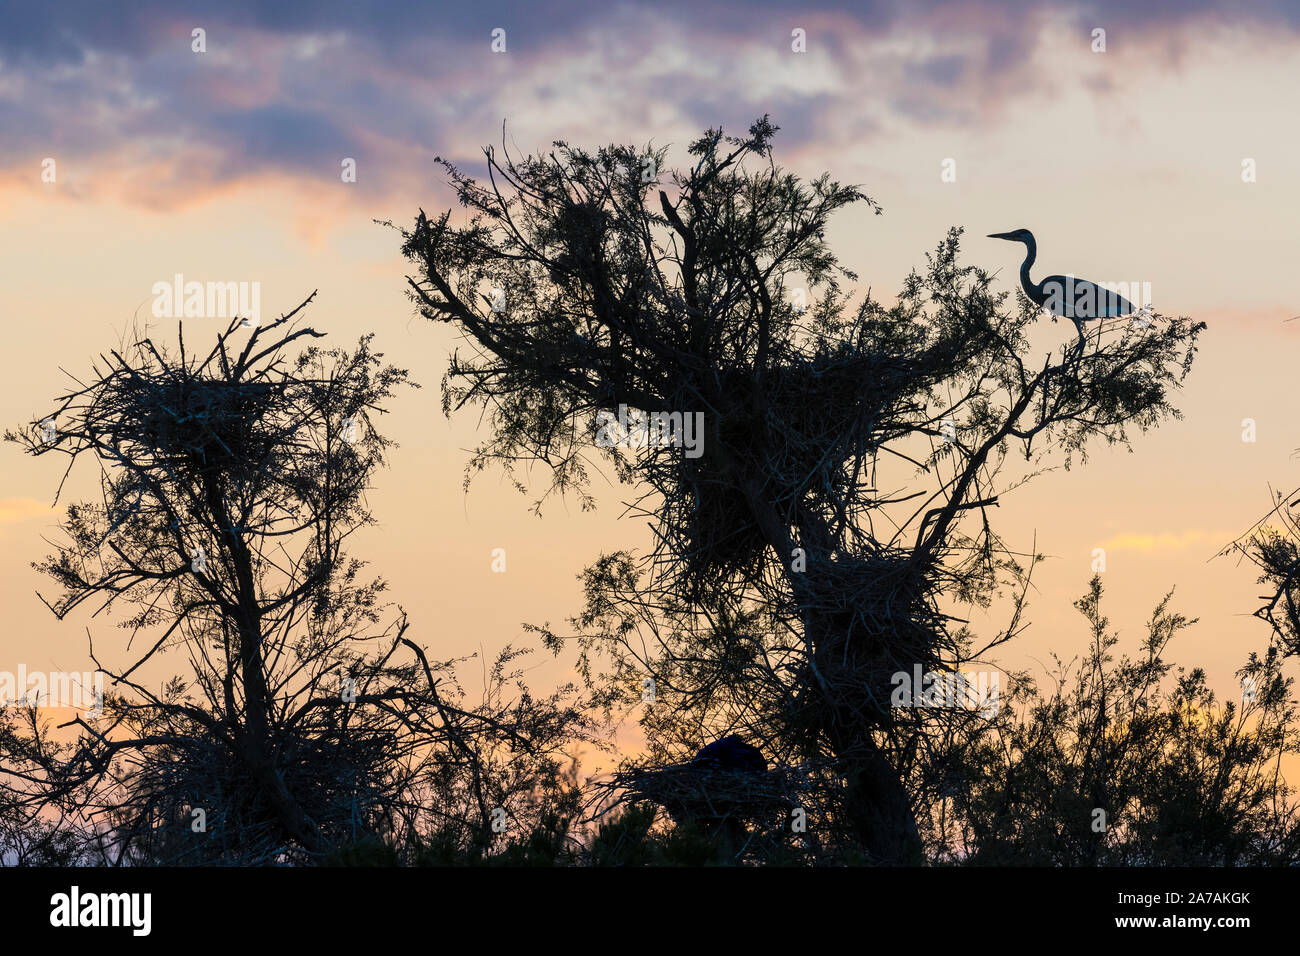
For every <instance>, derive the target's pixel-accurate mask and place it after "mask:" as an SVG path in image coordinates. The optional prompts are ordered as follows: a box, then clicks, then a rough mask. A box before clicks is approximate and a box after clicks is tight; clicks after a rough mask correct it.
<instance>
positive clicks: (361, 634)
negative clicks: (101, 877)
mask: <svg viewBox="0 0 1300 956" xmlns="http://www.w3.org/2000/svg"><path fill="white" fill-rule="evenodd" d="M313 295H314V294H313ZM310 301H311V299H310V298H309V299H308V300H307V302H310ZM307 302H304V303H303V305H301V306H299V307H298V309H295V310H294V311H293V312H291V313H289V314H288V315H286V316H283V317H282V318H280V319H278V320H276V321H272V322H270V323H269V324H266V325H260V326H255V327H253V328H252V330H251V331H247V330H245V329H244V328H243V327H242V326H241V323H240V322H239V321H238V320H236V321H235V322H232V323H231V325H230V327H229V328H227V329H226V330H225V331H224V332H223V333H220V334H219V335H217V336H216V344H215V346H214V347H212V348H210V349H208V350H206V351H200V352H199V353H197V354H196V353H193V352H190V351H188V350H187V347H186V343H185V338H184V334H183V333H184V329H183V327H182V329H181V335H180V338H179V347H178V350H177V351H176V352H175V353H173V352H171V351H169V350H168V349H167V348H166V347H164V346H160V345H158V344H156V343H155V342H154V341H153V340H152V339H150V338H148V337H146V336H138V337H137V338H136V340H135V341H134V342H133V343H132V344H131V346H130V347H129V348H127V349H122V350H121V352H119V351H112V352H110V353H109V354H108V355H106V356H102V357H101V360H100V362H99V363H98V364H97V365H96V367H95V368H94V371H93V374H92V375H91V376H90V378H89V381H88V384H86V383H79V384H78V386H77V387H76V388H75V389H74V390H72V391H71V392H69V393H68V394H66V395H64V396H63V397H62V398H60V399H59V400H58V402H57V407H56V408H55V410H54V411H53V413H52V415H50V416H47V417H46V418H44V419H43V422H44V423H45V424H37V425H34V426H32V427H31V428H30V429H27V430H24V431H22V432H18V433H9V434H7V436H6V437H7V438H8V439H10V440H13V441H16V442H19V443H20V444H22V445H23V446H24V447H25V448H26V449H27V450H28V451H29V452H31V453H32V454H35V455H42V456H43V455H64V456H67V458H68V459H69V462H68V468H69V470H71V469H72V467H73V465H74V464H75V463H76V462H77V461H79V460H82V459H88V460H90V461H92V462H95V463H97V464H98V465H99V468H100V478H99V480H100V487H101V489H102V496H101V499H100V500H99V501H97V502H91V503H79V504H72V505H70V506H69V507H68V509H67V516H66V518H65V520H64V521H63V531H64V532H65V535H66V539H65V541H64V542H63V543H61V544H59V545H58V546H57V550H56V551H55V552H54V553H53V554H52V555H51V556H50V557H49V558H47V559H46V560H45V561H44V562H42V563H41V564H39V565H37V567H38V568H39V570H41V571H42V572H44V573H45V574H47V575H48V576H50V577H51V578H53V580H54V581H55V582H56V583H57V584H58V586H59V588H60V591H59V594H58V595H57V597H55V598H54V599H53V600H52V601H48V602H47V604H48V605H49V607H50V608H51V610H53V611H54V613H55V614H56V615H57V616H58V617H59V618H60V619H62V618H64V617H65V616H67V615H69V614H71V613H72V612H74V611H75V610H76V609H78V608H80V607H82V606H87V607H90V608H93V611H94V614H96V615H98V614H100V613H101V612H116V611H120V612H122V617H121V620H120V621H119V626H120V627H122V628H124V629H125V630H126V631H127V632H128V633H129V634H130V636H131V638H132V641H129V642H128V643H127V645H126V647H127V649H128V651H129V650H130V649H131V648H133V647H134V648H138V649H137V650H135V651H134V653H132V654H130V656H129V657H128V663H127V664H125V665H120V666H114V665H113V664H112V663H111V662H110V660H109V659H108V658H107V657H106V656H105V655H104V653H103V643H104V642H103V640H102V639H101V640H100V641H99V642H97V643H96V645H95V646H92V658H93V659H94V662H95V665H96V667H97V668H99V669H100V670H101V671H103V672H104V673H105V674H106V675H108V677H109V678H110V679H111V687H112V690H111V692H110V693H109V694H108V695H107V699H106V700H105V701H104V704H103V708H102V714H100V715H93V714H85V715H81V716H78V717H77V718H75V720H74V721H72V722H71V724H70V725H68V726H69V727H71V728H72V729H73V730H75V734H72V731H71V730H70V731H69V732H68V733H65V734H63V735H60V734H59V733H57V732H53V731H52V729H51V728H50V727H49V722H48V718H47V717H45V716H44V714H43V712H42V711H40V709H39V708H38V706H31V707H28V708H26V709H25V710H22V711H15V712H11V713H7V714H6V715H5V718H4V720H3V721H2V722H0V800H5V801H7V802H8V803H9V804H10V806H11V807H12V808H13V810H14V812H15V813H25V814H28V815H29V817H30V818H37V819H40V820H45V821H51V820H54V819H58V817H54V816H52V814H54V813H56V812H57V813H58V814H60V815H61V817H62V822H63V824H64V832H72V830H73V829H75V828H76V827H80V828H81V832H82V836H83V838H85V840H86V842H85V844H84V845H85V846H86V847H87V848H88V850H87V852H88V853H91V854H93V855H95V856H97V858H98V859H102V860H108V861H113V862H117V861H123V860H134V861H137V862H173V863H175V862H180V863H191V862H216V861H222V862H242V863H259V862H269V861H286V860H287V861H294V860H320V859H322V858H325V857H326V856H327V855H328V854H332V853H333V854H336V853H338V852H339V851H340V850H341V849H346V848H347V847H351V846H358V845H360V846H368V845H374V844H382V845H386V846H389V847H390V848H393V849H392V852H393V853H394V854H396V853H397V852H398V850H399V849H403V848H408V847H410V846H412V845H414V844H418V843H419V842H420V841H422V840H423V841H426V842H427V841H428V840H429V839H431V837H430V834H437V835H438V836H437V838H438V839H440V840H442V841H443V842H444V843H445V844H448V845H452V846H454V847H455V848H456V850H457V851H458V852H461V853H470V854H479V855H481V854H483V853H485V852H487V851H488V850H489V848H490V846H491V843H492V840H493V833H492V832H491V830H490V824H491V818H490V815H491V813H492V811H493V810H495V809H496V808H498V807H501V808H502V809H503V810H505V811H506V813H507V815H508V816H510V817H513V818H514V819H513V820H512V821H511V822H512V823H513V825H514V826H515V827H516V830H517V831H518V828H519V827H521V826H523V827H524V828H525V829H527V828H528V827H530V826H532V825H533V824H534V823H535V822H536V811H537V809H538V808H539V807H540V808H542V809H545V807H544V803H545V801H539V800H538V799H537V798H536V797H537V792H538V789H539V787H540V788H541V789H542V790H543V791H545V792H547V793H555V792H558V791H557V789H556V788H557V786H559V784H560V783H561V781H560V777H561V768H562V764H563V763H564V755H563V753H562V749H561V748H562V747H564V746H567V745H568V744H569V743H570V742H571V741H572V740H573V739H574V738H573V736H572V734H571V732H573V731H575V730H576V731H580V728H581V726H582V723H583V721H582V717H581V715H580V714H579V713H578V711H576V710H575V709H573V708H572V707H571V706H569V704H568V703H567V699H568V690H567V689H562V690H560V691H557V692H556V694H555V695H553V696H550V697H543V698H534V697H532V696H531V695H530V694H529V693H528V692H527V690H526V689H524V688H523V687H522V685H519V686H518V688H517V689H515V690H514V692H512V689H513V688H514V685H515V684H516V682H517V681H518V679H519V668H518V666H517V664H516V663H515V661H516V659H517V657H518V656H519V652H517V651H513V650H510V649H507V650H506V651H505V652H503V653H502V655H501V656H500V658H499V659H498V660H497V662H496V664H495V665H494V666H493V668H492V671H491V675H490V678H489V679H488V682H487V686H486V687H485V688H484V692H485V693H484V699H483V702H482V704H480V705H475V706H470V705H468V704H467V703H466V702H465V694H464V691H463V690H462V688H461V687H460V686H459V684H458V683H457V681H456V677H455V665H456V662H455V661H450V660H442V661H440V660H436V659H435V660H431V659H430V658H429V656H428V655H427V654H426V651H425V650H424V648H423V647H421V646H420V645H419V644H417V643H416V642H414V641H412V640H411V639H410V638H409V637H407V630H408V622H407V620H406V615H405V614H404V613H402V612H401V611H400V609H395V608H393V606H392V605H390V604H388V603H387V602H386V601H385V591H386V587H385V584H384V582H383V581H382V579H374V580H369V581H368V580H365V579H363V578H362V577H361V573H362V571H363V569H364V564H363V562H361V561H359V560H356V559H354V558H350V557H348V555H347V553H346V551H345V545H346V544H347V542H348V539H349V538H350V537H351V536H352V535H353V534H354V533H355V532H356V531H357V530H358V529H361V528H363V527H364V526H366V525H368V524H371V523H372V518H371V515H370V512H369V510H368V508H367V505H366V493H367V490H368V489H369V487H370V483H371V479H372V476H373V474H374V473H375V471H376V469H378V468H380V467H381V466H382V465H383V464H384V462H385V456H386V454H387V452H388V450H389V448H390V447H391V446H392V444H393V443H392V442H391V441H390V440H389V439H387V438H385V437H384V436H383V435H382V434H381V433H380V432H379V430H378V429H377V428H376V427H375V417H376V416H377V415H378V414H379V413H381V412H382V411H383V406H384V403H385V401H386V400H387V399H388V398H390V396H392V394H393V393H394V391H395V389H397V388H398V387H399V386H402V385H403V384H406V383H407V373H406V372H405V371H403V370H401V369H397V368H395V367H393V366H391V365H385V364H383V363H382V362H381V358H382V356H381V355H380V354H379V353H376V352H375V351H374V350H373V349H372V347H371V339H370V337H369V336H367V337H364V338H362V339H361V341H360V343H359V344H358V346H357V348H356V349H355V350H353V351H345V350H324V349H321V348H319V347H317V346H314V345H311V346H309V347H304V348H301V350H300V351H297V352H296V354H295V352H294V350H295V349H298V348H299V345H300V343H303V344H305V343H308V342H310V340H312V339H316V338H320V337H321V336H322V333H320V332H317V331H315V330H314V329H312V328H310V327H307V326H301V325H300V320H299V319H298V318H297V316H298V314H299V312H300V310H301V309H302V308H303V307H304V306H306V304H307ZM241 340H242V341H241ZM51 421H52V423H53V424H54V426H55V427H54V430H51V429H50V428H49V423H50V422H51ZM60 488H62V485H60ZM178 657H179V658H180V661H181V668H180V673H178V675H177V676H175V677H173V678H171V679H168V680H165V681H163V682H162V683H161V686H157V685H155V682H154V681H153V680H147V679H146V678H145V677H144V675H145V674H146V673H148V670H149V668H150V667H153V666H160V665H161V664H162V663H163V662H164V661H166V662H170V663H173V664H174V663H175V659H176V658H178ZM33 703H34V704H39V703H40V702H33ZM69 735H72V736H75V739H68V737H69ZM559 789H560V790H562V789H563V787H562V786H559Z"/></svg>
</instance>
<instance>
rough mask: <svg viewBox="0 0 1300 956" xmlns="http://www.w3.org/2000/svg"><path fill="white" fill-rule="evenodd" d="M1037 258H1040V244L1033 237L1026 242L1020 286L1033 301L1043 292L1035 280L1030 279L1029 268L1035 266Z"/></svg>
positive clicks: (1021, 264) (1021, 266)
mask: <svg viewBox="0 0 1300 956" xmlns="http://www.w3.org/2000/svg"><path fill="white" fill-rule="evenodd" d="M1036 258H1038V244H1037V243H1036V242H1034V239H1033V237H1032V236H1031V237H1030V238H1028V239H1026V240H1025V261H1024V262H1022V263H1020V285H1021V286H1023V287H1024V290H1025V295H1027V296H1029V297H1030V298H1031V299H1032V298H1034V296H1035V295H1036V294H1037V293H1039V292H1040V291H1041V290H1040V289H1039V288H1038V286H1037V285H1036V284H1035V283H1034V280H1033V279H1031V278H1029V267H1030V266H1032V265H1033V264H1034V260H1035V259H1036Z"/></svg>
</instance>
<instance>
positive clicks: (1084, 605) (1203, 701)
mask: <svg viewBox="0 0 1300 956" xmlns="http://www.w3.org/2000/svg"><path fill="white" fill-rule="evenodd" d="M1170 597H1171V595H1166V597H1165V598H1164V600H1162V601H1161V602H1160V603H1159V605H1158V606H1157V607H1156V609H1155V611H1154V612H1153V614H1152V616H1151V619H1150V620H1149V621H1148V623H1147V628H1146V637H1145V639H1144V640H1143V642H1142V646H1141V648H1140V651H1139V653H1138V654H1137V656H1135V657H1129V656H1128V655H1124V656H1121V657H1119V658H1118V659H1116V657H1115V655H1114V648H1115V646H1116V644H1117V643H1118V637H1117V636H1116V634H1115V633H1114V632H1113V631H1112V630H1111V628H1110V623H1109V621H1108V620H1107V618H1106V617H1104V616H1103V615H1102V613H1101V598H1102V586H1101V579H1100V578H1097V577H1094V578H1093V581H1092V584H1091V587H1090V588H1089V591H1088V593H1087V594H1086V595H1085V596H1084V597H1083V598H1082V599H1080V600H1079V601H1077V602H1076V603H1075V606H1076V607H1077V608H1078V610H1079V611H1080V613H1082V614H1083V616H1084V617H1085V618H1086V620H1087V622H1088V627H1089V630H1090V632H1091V644H1090V647H1089V649H1088V652H1087V653H1086V654H1085V655H1083V657H1082V658H1081V659H1076V660H1074V661H1072V662H1070V663H1068V664H1066V663H1062V662H1061V661H1059V660H1058V661H1057V667H1056V668H1055V670H1054V671H1053V673H1051V674H1050V675H1048V678H1049V680H1050V681H1051V682H1052V684H1053V686H1052V688H1051V690H1050V691H1049V692H1047V693H1040V692H1039V691H1038V689H1037V687H1036V685H1035V683H1034V682H1033V681H1031V680H1029V679H1028V678H1027V677H1026V676H1024V675H1021V676H1020V677H1019V678H1018V679H1017V680H1016V681H1015V682H1014V688H1015V690H1014V692H1013V694H1012V695H1011V696H1010V698H1009V699H1007V700H1005V701H1004V702H1003V704H1004V706H1003V708H1002V709H1001V710H1000V711H999V714H998V717H997V719H995V720H994V721H992V722H990V723H988V724H986V725H982V726H980V727H978V728H974V729H975V731H976V732H975V733H973V734H971V735H969V736H961V735H957V736H954V737H953V738H952V739H951V740H950V741H949V743H950V745H951V746H950V749H949V751H948V755H949V756H948V759H947V760H945V761H944V766H945V787H944V791H943V793H942V794H941V796H940V798H939V799H938V800H936V801H935V803H934V804H932V812H931V814H930V820H929V822H930V825H931V829H930V836H931V840H932V843H931V852H932V853H933V855H934V856H935V857H936V858H938V859H942V860H946V861H950V862H961V863H974V864H996V865H1004V866H1005V865H1038V866H1048V865H1052V866H1062V865H1064V866H1081V865H1084V866H1098V865H1102V866H1144V865H1180V866H1234V865H1236V866H1242V865H1279V864H1284V865H1295V864H1296V863H1297V862H1298V861H1300V826H1298V825H1297V824H1298V823H1300V816H1298V813H1297V811H1298V808H1297V804H1296V802H1295V799H1294V793H1293V791H1292V789H1291V788H1290V787H1288V786H1287V785H1286V783H1285V781H1284V780H1283V778H1282V764H1283V761H1284V760H1288V759H1290V758H1293V757H1294V756H1295V754H1296V753H1298V752H1300V731H1298V730H1297V727H1296V720H1295V718H1296V714H1295V702H1294V698H1293V696H1292V693H1291V684H1292V681H1291V679H1290V678H1283V677H1282V675H1281V673H1280V670H1279V663H1280V657H1279V656H1278V655H1276V654H1271V655H1267V656H1266V657H1264V658H1262V659H1261V658H1258V657H1256V656H1254V655H1252V658H1251V661H1250V663H1249V664H1247V666H1246V667H1244V668H1243V669H1242V671H1241V676H1242V678H1243V681H1244V684H1245V687H1246V688H1247V690H1246V692H1245V693H1244V694H1243V696H1242V701H1241V703H1240V704H1238V703H1236V702H1234V701H1231V700H1229V701H1225V702H1223V703H1222V704H1220V703H1219V702H1218V701H1217V700H1216V698H1215V695H1214V694H1213V693H1212V692H1211V691H1210V689H1209V687H1208V686H1207V684H1206V677H1205V673H1204V672H1203V671H1202V670H1201V669H1200V668H1195V669H1192V670H1190V671H1184V670H1183V669H1181V668H1179V669H1178V670H1177V671H1176V672H1174V667H1173V665H1172V664H1170V663H1169V662H1168V661H1167V660H1166V653H1167V650H1168V647H1169V644H1170V642H1171V641H1172V639H1173V638H1174V637H1176V636H1177V635H1178V634H1179V632H1181V631H1182V630H1184V629H1185V628H1187V627H1190V626H1191V625H1192V624H1194V623H1196V622H1195V621H1193V620H1188V619H1187V618H1185V617H1183V616H1182V615H1180V614H1177V613H1175V612H1173V611H1171V610H1170V609H1169V602H1170Z"/></svg>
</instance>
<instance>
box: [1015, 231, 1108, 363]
mask: <svg viewBox="0 0 1300 956" xmlns="http://www.w3.org/2000/svg"><path fill="white" fill-rule="evenodd" d="M989 238H990V239H1006V240H1007V241H1008V242H1023V243H1024V244H1025V261H1024V262H1022V263H1021V264H1020V285H1021V287H1022V288H1023V289H1024V290H1025V295H1027V296H1028V297H1029V299H1030V301H1032V302H1034V303H1036V304H1038V305H1040V306H1042V307H1043V308H1045V309H1047V310H1048V311H1049V312H1051V313H1052V316H1053V321H1055V317H1056V316H1058V315H1059V316H1061V317H1062V318H1066V319H1069V320H1070V321H1071V322H1073V323H1074V327H1075V329H1077V330H1078V332H1079V345H1078V351H1079V352H1082V351H1083V343H1084V337H1083V323H1084V322H1087V321H1089V320H1090V319H1104V318H1116V317H1119V316H1123V315H1128V314H1129V313H1131V312H1132V311H1133V304H1132V303H1131V302H1129V301H1128V299H1126V298H1124V297H1123V296H1122V295H1119V294H1118V293H1115V292H1112V291H1111V290H1110V289H1107V288H1105V287H1103V286H1099V285H1097V283H1095V282H1089V281H1088V280H1087V279H1076V278H1075V277H1074V276H1059V275H1058V276H1048V277H1047V278H1046V279H1044V280H1043V281H1042V282H1034V280H1033V279H1031V278H1029V267H1030V266H1032V265H1033V264H1034V259H1035V258H1036V257H1037V255H1038V244H1037V243H1036V242H1035V241H1034V234H1033V233H1032V232H1030V231H1029V230H1028V229H1016V230H1014V231H1012V232H994V233H990V234H989Z"/></svg>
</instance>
